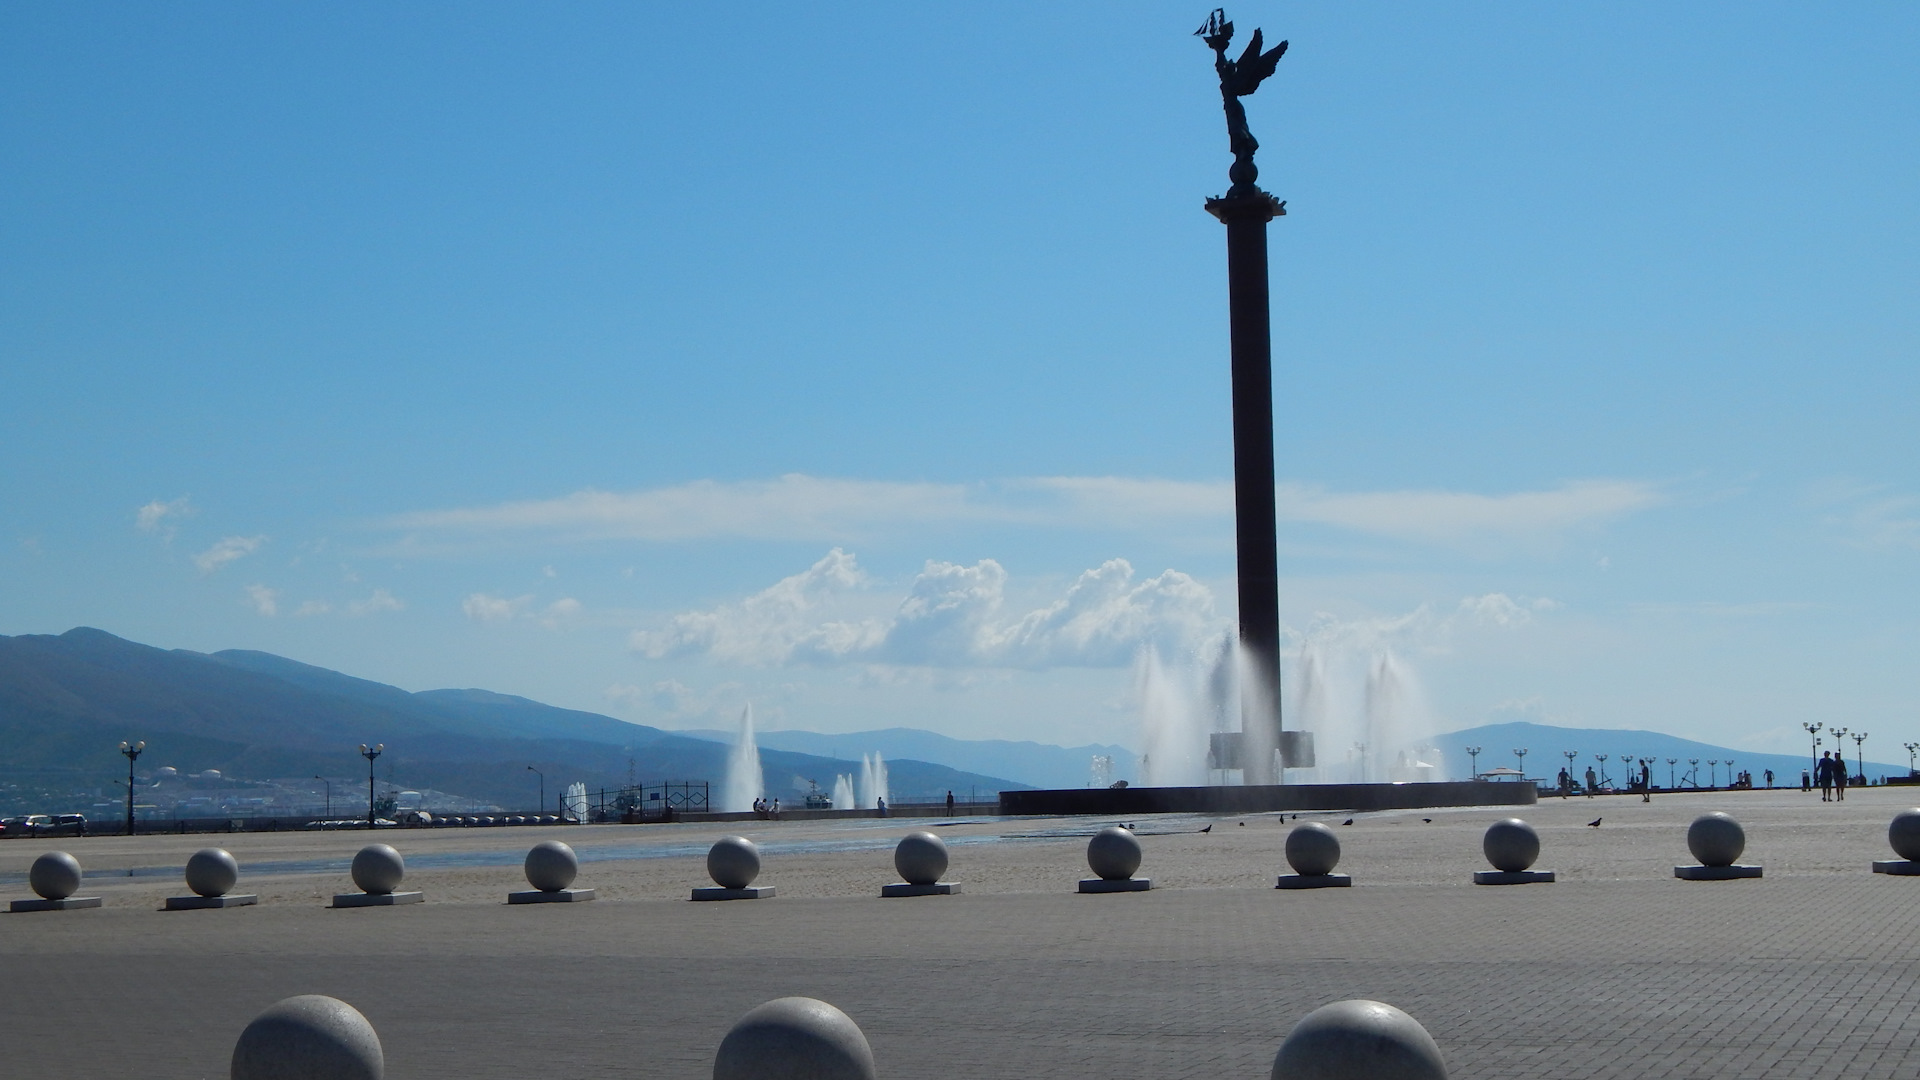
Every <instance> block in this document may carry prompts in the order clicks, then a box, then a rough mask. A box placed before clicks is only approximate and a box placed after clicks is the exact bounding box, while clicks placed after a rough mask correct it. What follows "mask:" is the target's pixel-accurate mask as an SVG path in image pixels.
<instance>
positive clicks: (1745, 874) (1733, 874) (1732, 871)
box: [1673, 863, 1760, 881]
mask: <svg viewBox="0 0 1920 1080" xmlns="http://www.w3.org/2000/svg"><path fill="white" fill-rule="evenodd" d="M1673 876H1674V877H1677V878H1679V879H1680V880H1682V881H1732V880H1733V879H1735V878H1750V877H1756V878H1757V877H1759V876H1760V868H1759V867H1757V866H1742V865H1739V864H1737V863H1736V864H1735V865H1733V866H1676V867H1674V868H1673Z"/></svg>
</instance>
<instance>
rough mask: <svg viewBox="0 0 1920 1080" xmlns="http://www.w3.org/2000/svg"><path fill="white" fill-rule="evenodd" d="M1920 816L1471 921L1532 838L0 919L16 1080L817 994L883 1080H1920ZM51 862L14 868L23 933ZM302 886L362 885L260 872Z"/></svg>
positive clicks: (1571, 861)
mask: <svg viewBox="0 0 1920 1080" xmlns="http://www.w3.org/2000/svg"><path fill="white" fill-rule="evenodd" d="M1916 802H1920V792H1905V791H1902V790H1899V789H1880V790H1855V791H1852V792H1850V793H1849V797H1848V799H1847V801H1846V802H1845V803H1843V804H1823V803H1821V802H1820V800H1819V796H1818V794H1817V793H1816V794H1814V795H1811V796H1809V795H1803V794H1801V793H1800V792H1798V791H1793V792H1764V791H1761V792H1728V793H1703V794H1695V795H1667V796H1656V797H1655V800H1654V802H1653V803H1652V804H1642V803H1641V802H1640V801H1639V799H1638V798H1637V797H1627V796H1617V797H1601V798H1596V799H1584V798H1575V799H1570V800H1566V801H1565V802H1563V801H1562V800H1560V799H1558V798H1554V799H1548V800H1543V801H1542V802H1541V804H1540V805H1538V806H1536V807H1529V808H1525V809H1524V810H1521V811H1520V812H1519V813H1520V816H1523V817H1525V818H1526V819H1528V820H1529V821H1531V822H1532V823H1534V824H1535V825H1536V826H1537V827H1538V829H1539V832H1540V834H1541V839H1542V854H1541V858H1540V862H1539V864H1538V865H1539V867H1540V868H1541V869H1552V870H1556V871H1558V872H1559V875H1560V880H1559V882H1558V883H1556V884H1552V885H1528V886H1514V887H1482V886H1474V885H1471V884H1469V881H1470V879H1471V875H1472V873H1473V872H1474V871H1475V870H1480V869H1484V868H1485V867H1486V863H1485V861H1484V860H1483V859H1482V857H1481V855H1480V850H1479V840H1480V835H1481V833H1482V832H1483V831H1484V829H1485V828H1486V826H1487V824H1489V823H1490V822H1492V821H1493V820H1496V819H1497V818H1499V817H1502V816H1505V815H1506V813H1507V811H1485V810H1451V811H1433V812H1426V813H1423V812H1420V811H1399V812H1393V813H1381V814H1374V815H1361V816H1358V817H1357V818H1356V819H1355V821H1354V824H1353V825H1351V826H1343V825H1341V824H1340V822H1341V821H1343V820H1345V818H1346V815H1344V814H1331V815H1318V818H1319V819H1320V820H1323V821H1326V822H1328V823H1329V824H1330V825H1333V826H1334V828H1335V831H1336V833H1337V834H1338V835H1339V836H1340V839H1341V840H1342V843H1343V849H1344V852H1343V858H1342V860H1341V863H1340V866H1339V870H1340V872H1343V873H1348V874H1351V875H1352V876H1353V879H1354V887H1353V888H1351V889H1338V890H1324V891H1308V892H1283V891H1277V890H1275V889H1273V888H1272V885H1273V878H1274V876H1275V875H1276V874H1278V873H1281V872H1284V870H1285V867H1284V864H1283V861H1282V858H1281V855H1280V849H1281V846H1282V844H1283V843H1284V840H1285V835H1286V830H1287V828H1288V827H1289V826H1290V825H1291V822H1285V823H1283V822H1281V821H1279V820H1277V819H1276V818H1275V817H1274V816H1272V815H1264V816H1245V817H1223V818H1197V817H1168V818H1150V819H1139V820H1137V821H1136V822H1134V824H1135V825H1136V826H1137V829H1138V831H1139V832H1140V833H1141V834H1142V842H1143V846H1144V847H1145V852H1146V861H1145V863H1144V864H1143V865H1142V867H1141V871H1140V872H1141V874H1143V875H1147V876H1151V877H1153V878H1154V879H1155V882H1156V885H1157V886H1158V887H1156V888H1155V889H1154V890H1153V891H1152V892H1148V893H1133V894H1117V895H1103V896H1083V895H1078V894H1076V893H1075V892H1074V882H1075V881H1076V880H1077V879H1078V878H1080V877H1083V876H1085V872H1086V871H1085V863H1084V859H1083V851H1084V847H1085V842H1086V841H1085V836H1086V834H1089V833H1091V832H1092V831H1093V830H1094V829H1095V828H1096V827H1098V826H1099V825H1104V824H1110V822H1104V821H1101V822H1094V821H1075V820H1067V819H1051V820H1035V819H985V820H982V819H975V820H971V821H968V822H965V823H960V824H951V825H948V824H940V827H939V828H938V829H937V831H939V832H940V833H942V834H943V835H945V836H946V837H947V839H948V841H949V844H950V845H951V848H952V853H953V868H952V870H951V871H950V873H949V874H948V878H949V879H950V880H954V881H958V882H961V883H962V884H963V885H964V886H965V889H966V891H965V893H964V894H963V895H959V896H948V897H928V898H915V899H892V900H882V899H880V898H879V897H878V893H879V889H880V886H882V885H884V884H886V883H888V882H890V881H892V880H894V877H893V875H892V872H891V865H890V864H891V841H892V839H893V838H897V837H898V836H899V835H901V834H902V833H904V832H906V831H908V830H909V829H913V828H920V827H926V826H928V825H929V824H937V822H936V821H935V819H928V820H921V821H916V820H898V819H896V820H891V821H875V820H857V821H840V822H749V823H741V824H736V825H729V826H720V825H707V824H686V825H674V826H632V827H619V826H606V827H591V828H573V829H567V830H553V829H543V830H534V829H517V830H507V829H496V830H486V831H475V830H468V831H444V832H408V831H401V832H387V833H383V834H381V836H380V837H379V839H381V840H383V841H385V842H389V843H392V844H394V845H395V846H396V847H399V848H400V849H401V850H402V851H403V852H406V853H407V854H408V855H409V857H410V858H412V859H413V860H414V863H415V865H418V866H420V867H421V868H420V869H414V868H412V867H410V869H409V872H408V876H407V879H406V887H407V888H418V889H422V890H424V891H425V892H426V895H427V901H428V902H427V903H425V904H421V905H417V906H413V907H411V908H389V909H375V910H350V911H336V910H327V909H325V908H324V907H323V906H322V905H323V904H324V903H325V898H327V897H330V896H331V894H332V893H334V892H338V891H342V890H343V889H346V888H348V886H347V885H346V874H345V869H344V867H345V865H346V861H347V859H349V858H350V857H351V855H352V853H353V851H355V850H356V849H357V848H358V847H359V846H360V845H361V844H362V843H365V842H366V840H367V835H366V834H365V833H357V834H356V833H326V834H308V835H297V836H287V835H280V836H268V835H247V834H236V835H231V836H217V837H172V836H156V837H136V838H101V839H95V840H73V841H60V842H58V843H59V844H60V846H64V847H66V848H67V850H70V851H72V852H73V853H74V854H76V855H77V856H78V857H79V858H80V859H81V861H82V862H83V863H84V864H86V866H87V868H88V873H89V877H88V881H87V887H86V888H85V889H84V890H83V891H84V892H87V893H89V894H96V893H97V894H99V895H102V896H104V897H106V900H107V903H106V906H105V907H104V908H102V909H100V910H97V911H81V912H60V913H40V914H32V915H0V978H3V979H4V985H5V986H6V987H7V991H8V992H7V997H6V1007H5V1008H4V1010H0V1040H4V1041H3V1042H0V1045H3V1046H4V1047H5V1050H4V1055H5V1057H4V1060H5V1062H6V1072H7V1075H10V1076H21V1077H36V1076H110V1075H124V1076H138V1077H142V1078H143V1080H144V1078H156V1080H171V1078H176V1077H178V1078H201V1077H221V1076H224V1075H225V1074H226V1068H227V1056H228V1054H229V1052H230V1051H231V1048H232V1046H233V1041H234V1039H235V1038H236V1037H237V1035H238V1033H239V1032H240V1030H241V1028H242V1027H244V1026H245V1024H246V1022H247V1021H248V1020H249V1019H251V1018H252V1017H253V1016H254V1015H256V1014H257V1013H259V1012H260V1011H261V1010H262V1009H264V1008H266V1006H268V1005H269V1004H271V1003H272V1002H274V1001H276V1000H278V999H280V998H282V997H286V996H288V995H292V994H298V993H324V994H331V995H334V996H337V997H340V998H343V999H345V1000H347V1001H349V1002H351V1003H353V1004H354V1005H355V1006H357V1007H358V1008H359V1009H360V1010H361V1011H362V1012H364V1013H365V1014H366V1015H367V1017H368V1018H369V1019H370V1020H371V1021H372V1022H373V1023H374V1025H375V1026H376V1027H377V1028H378V1030H379V1032H380V1035H381V1038H382V1040H383V1042H384V1044H385V1047H386V1052H387V1061H388V1075H389V1076H391V1077H394V1078H395V1080H413V1078H443V1077H444V1078H449V1080H451V1078H455V1077H458V1078H474V1077H515V1078H524V1077H527V1076H533V1075H541V1076H554V1077H569V1076H580V1077H599V1076H660V1077H687V1078H693V1077H704V1076H706V1075H707V1074H708V1071H709V1070H710V1068H711V1063H712V1056H713V1051H714V1048H715V1047H716V1046H717V1045H718V1043H719V1041H720V1039H721V1037H722V1036H723V1035H724V1034H725V1032H726V1030H727V1028H728V1027H729V1026H730V1025H731V1024H732V1022H733V1021H734V1020H735V1019H736V1018H738V1017H739V1016H740V1015H741V1014H742V1013H744V1012H745V1011H747V1010H748V1009H749V1008H751V1007H752V1006H754V1005H756V1004H758V1003H759V1002H761V1001H764V1000H767V999H769V998H773V997H777V996H781V995H785V994H807V995H812V996H816V997H821V998H824V999H826V1000H828V1001H831V1002H833V1003H834V1004H836V1005H838V1006H840V1007H841V1008H843V1009H845V1010H846V1011H847V1012H848V1013H849V1014H850V1015H852V1016H853V1017H854V1019H855V1020H857V1021H858V1022H859V1023H860V1025H861V1026H862V1027H863V1028H864V1029H865V1031H866V1033H867V1035H868V1037H869V1039H870V1040H871V1041H872V1043H873V1047H874V1052H875V1056H876V1058H877V1060H878V1063H879V1067H880V1071H881V1075H882V1076H891V1077H907V1076H912V1075H917V1074H920V1073H923V1072H931V1071H935V1070H951V1071H957V1072H960V1073H967V1074H980V1075H986V1076H995V1077H1074V1076H1085V1077H1108V1076H1123V1075H1124V1076H1133V1075H1142V1076H1169V1077H1246V1078H1249V1080H1251V1078H1256V1077H1264V1076H1265V1075H1266V1072H1267V1069H1268V1067H1269V1065H1270V1063H1271V1061H1272V1059H1273V1054H1274V1051H1275V1049H1276V1048H1277V1047H1278V1046H1279V1043H1280V1041H1281V1039H1282V1038H1284V1037H1285V1035H1286V1033H1287V1031H1288V1029H1289V1028H1290V1026H1291V1025H1292V1023H1293V1022H1294V1021H1295V1020H1297V1019H1298V1018H1299V1017H1301V1016H1302V1015H1304V1014H1305V1013H1307V1012H1308V1011H1310V1010H1312V1009H1313V1008H1315V1007H1317V1006H1319V1005H1322V1004H1325V1003H1326V1002H1329V1001H1333V1000H1337V999H1340V998H1348V997H1372V998H1378V999H1380V1000H1383V1001H1387V1002H1391V1003H1393V1004H1395V1005H1398V1006H1399V1007H1401V1008H1403V1009H1405V1010H1406V1011H1407V1012H1409V1013H1411V1014H1412V1015H1413V1016H1414V1017H1415V1018H1417V1019H1418V1020H1420V1021H1421V1022H1422V1023H1423V1024H1425V1025H1426V1027H1427V1028H1428V1030H1429V1031H1431V1032H1432V1033H1433V1035H1434V1037H1435V1039H1436V1040H1437V1041H1438V1042H1439V1044H1440V1046H1441V1049H1442V1050H1443V1052H1444V1053H1445V1055H1446V1059H1447V1062H1448V1065H1449V1068H1450V1070H1451V1073H1452V1075H1453V1076H1455V1077H1457V1078H1466V1077H1547V1076H1551V1077H1556V1078H1573V1077H1609V1076H1657V1077H1735V1076H1738V1077H1823V1076H1833V1077H1840V1076H1846V1077H1849V1078H1872V1077H1894V1076H1899V1077H1911V1076H1913V1075H1914V1073H1915V1071H1916V1069H1920V1053H1917V1051H1920V1047H1916V1040H1920V1017H1917V1016H1916V1002H1920V986H1917V985H1916V982H1920V978H1917V976H1920V963H1917V961H1920V935H1917V934H1916V932H1915V927H1916V921H1917V920H1916V915H1920V879H1917V878H1897V877H1888V876H1885V875H1877V874H1872V873H1870V872H1869V871H1868V865H1869V863H1870V862H1871V861H1872V860H1874V859H1884V858H1890V857H1892V856H1891V852H1890V851H1889V849H1888V847H1887V844H1886V839H1885V835H1886V823H1887V821H1888V819H1889V818H1891V816H1892V815H1893V814H1894V813H1895V812H1896V811H1897V810H1899V809H1902V808H1904V807H1906V806H1909V805H1913V804H1914V803H1916ZM1705 810H1725V811H1727V812H1728V813H1731V814H1732V815H1734V816H1735V817H1736V818H1738V819H1739V820H1740V821H1741V822H1742V823H1743V824H1744V825H1745V826H1746V829H1747V835H1748V845H1747V851H1746V853H1745V855H1744V856H1743V857H1742V861H1744V862H1749V863H1758V864H1761V865H1763V866H1764V867H1765V868H1766V876H1765V877H1764V878H1763V879H1760V880H1746V881H1727V882H1686V881H1678V880H1675V879H1674V877H1673V867H1674V866H1675V865H1676V864H1680V863H1685V862H1689V861H1691V860H1690V859H1689V858H1688V856H1687V853H1686V846H1685V840H1684V835H1685V829H1686V825H1687V823H1688V822H1689V821H1691V820H1692V818H1693V817H1694V816H1696V815H1697V814H1699V813H1701V812H1703V811H1705ZM1314 816H1315V815H1302V818H1301V820H1308V819H1309V818H1310V817H1314ZM1423 817H1431V818H1432V819H1433V820H1432V821H1430V822H1429V821H1423V820H1422V818H1423ZM1596 817H1598V818H1600V819H1601V825H1600V827H1598V828H1590V827H1588V826H1587V825H1586V822H1588V821H1590V820H1593V819H1594V818H1596ZM1242 821H1244V822H1245V824H1244V825H1242V824H1240V822H1242ZM1208 824H1211V825H1212V826H1213V827H1212V829H1211V831H1210V832H1206V833H1202V832H1199V831H1198V830H1199V829H1201V828H1202V827H1204V826H1206V825H1208ZM733 831H739V832H743V833H746V834H747V835H750V836H753V837H754V838H755V839H757V840H759V841H761V843H762V845H763V848H764V849H765V851H766V859H765V863H766V868H765V871H764V872H763V874H762V876H761V879H760V881H761V883H763V884H772V885H776V886H778V888H779V896H778V897H777V898H776V899H773V900H766V901H750V902H735V903H720V904H694V903H688V902H686V896H687V890H688V889H689V888H690V887H692V886H694V885H700V884H704V883H705V875H704V871H703V858H702V853H704V850H705V847H706V845H707V844H709V843H711V841H712V840H713V839H714V838H716V837H718V836H720V835H723V834H725V833H726V832H733ZM554 837H559V838H562V839H565V840H567V841H568V842H569V843H572V844H574V845H575V847H576V848H578V849H579V851H580V852H581V855H582V858H583V865H582V868H581V875H580V879H579V882H578V884H580V885H582V886H584V887H590V888H597V889H598V890H599V896H600V899H599V900H597V901H595V902H593V903H589V904H553V905H536V906H514V907H509V906H507V904H506V903H505V899H506V893H507V892H508V891H509V890H510V889H515V888H523V887H524V884H523V882H522V879H521V877H520V873H519V868H518V863H517V859H514V858H512V856H514V855H516V854H517V853H520V852H524V851H525V849H526V848H527V847H529V846H530V845H531V844H533V843H534V842H536V841H538V840H541V839H548V838H554ZM213 843H218V844H222V845H224V846H226V847H228V848H229V849H230V850H232V851H234V853H235V854H236V855H237V856H239V858H240V860H241V863H242V868H243V869H242V877H241V886H240V887H241V889H242V890H244V891H249V892H258V893H260V894H261V903H260V905H259V906H257V907H250V908H238V909H231V910H222V911H196V912H171V913H169V912H161V911H159V910H157V909H158V908H159V907H160V903H161V900H162V899H163V898H164V897H165V896H167V895H174V894H178V893H179V892H181V891H183V890H182V888H181V885H180V879H179V877H178V876H177V875H175V876H172V877H167V876H162V875H158V874H147V873H144V872H143V871H144V869H146V868H164V867H168V866H173V867H177V866H179V865H181V864H183V863H184V862H185V859H186V856H187V855H188V854H190V853H191V852H192V851H193V850H194V849H196V848H198V847H200V846H205V845H207V844H213ZM48 846H52V845H51V844H47V843H36V842H33V841H6V842H4V843H0V882H5V883H7V884H6V885H5V895H6V896H7V897H12V896H25V895H28V892H27V890H26V888H25V886H24V885H22V884H20V881H21V880H22V878H23V876H24V873H25V868H26V866H27V864H28V863H29V862H31V860H32V858H33V856H34V855H36V854H37V853H38V852H39V851H40V850H43V849H44V848H45V847H48ZM482 856H489V857H491V858H492V859H493V861H494V865H471V863H472V862H473V861H474V860H475V859H479V858H480V857H482ZM302 860H308V861H320V862H327V861H328V860H331V861H332V862H334V863H337V868H335V867H333V866H332V865H331V863H330V864H329V866H326V867H322V868H319V869H296V870H288V871H285V872H280V873H273V874H252V873H249V872H248V871H247V870H246V869H245V868H246V867H247V866H248V865H249V864H254V865H262V866H266V865H278V866H282V867H286V866H292V865H295V864H299V863H300V862H301V861H302ZM463 860H465V863H463ZM502 860H505V861H504V862H503V861H502ZM116 874H117V876H116Z"/></svg>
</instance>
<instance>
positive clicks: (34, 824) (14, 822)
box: [0, 814, 53, 836]
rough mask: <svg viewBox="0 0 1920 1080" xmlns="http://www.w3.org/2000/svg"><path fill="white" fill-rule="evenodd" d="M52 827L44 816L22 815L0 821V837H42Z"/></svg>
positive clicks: (50, 819)
mask: <svg viewBox="0 0 1920 1080" xmlns="http://www.w3.org/2000/svg"><path fill="white" fill-rule="evenodd" d="M52 825H53V819H52V818H50V817H48V816H47V815H45V814H22V815H20V816H19V817H10V818H8V819H6V820H5V821H0V836H43V835H45V834H46V831H47V829H48V828H50V827H51V826H52Z"/></svg>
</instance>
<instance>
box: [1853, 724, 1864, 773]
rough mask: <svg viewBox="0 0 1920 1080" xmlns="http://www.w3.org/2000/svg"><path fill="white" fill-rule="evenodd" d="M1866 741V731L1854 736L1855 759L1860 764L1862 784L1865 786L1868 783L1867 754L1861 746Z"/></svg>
mask: <svg viewBox="0 0 1920 1080" xmlns="http://www.w3.org/2000/svg"><path fill="white" fill-rule="evenodd" d="M1866 741H1867V733H1866V732H1864V731H1862V732H1858V733H1856V734H1855V735H1854V736H1853V759H1854V760H1855V761H1857V762H1859V763H1860V773H1859V776H1860V782H1861V783H1863V784H1864V783H1866V782H1867V752H1866V751H1865V750H1863V749H1861V746H1860V744H1861V743H1864V742H1866Z"/></svg>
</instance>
